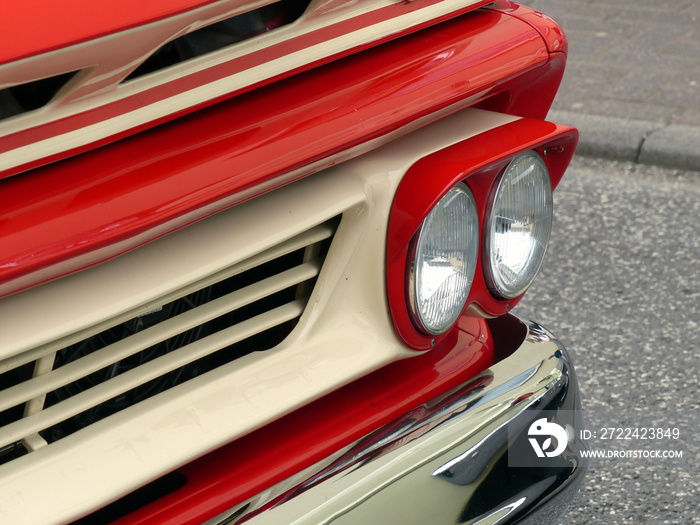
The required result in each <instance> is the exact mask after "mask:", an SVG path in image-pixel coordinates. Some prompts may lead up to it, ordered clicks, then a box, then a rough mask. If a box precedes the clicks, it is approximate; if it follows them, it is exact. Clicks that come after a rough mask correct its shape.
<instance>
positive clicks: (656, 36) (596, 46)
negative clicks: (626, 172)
mask: <svg viewBox="0 0 700 525" xmlns="http://www.w3.org/2000/svg"><path fill="white" fill-rule="evenodd" d="M523 3H525V4H527V5H529V6H531V7H533V8H535V9H538V10H540V11H542V12H543V13H545V14H547V15H549V16H551V17H552V18H554V19H555V20H556V21H557V22H559V24H560V25H561V26H562V27H563V29H564V31H565V32H566V34H567V36H568V39H569V55H568V62H567V70H566V73H565V75H564V80H563V82H562V86H561V89H560V91H559V94H558V95H557V98H556V99H555V101H554V105H553V107H552V111H551V112H550V114H549V117H548V118H549V120H552V121H554V122H559V123H562V124H569V125H573V126H575V127H577V128H578V129H579V131H580V132H581V139H580V143H579V148H578V153H579V154H581V155H587V156H592V157H601V158H610V159H615V160H624V161H632V162H638V163H643V164H654V165H659V166H667V167H671V168H678V169H685V170H694V171H700V0H668V1H666V2H659V1H658V0H614V1H612V2H611V1H609V0H607V1H604V0H529V1H528V0H524V2H523Z"/></svg>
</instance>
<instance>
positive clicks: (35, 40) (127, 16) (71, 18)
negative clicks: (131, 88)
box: [0, 0, 216, 64]
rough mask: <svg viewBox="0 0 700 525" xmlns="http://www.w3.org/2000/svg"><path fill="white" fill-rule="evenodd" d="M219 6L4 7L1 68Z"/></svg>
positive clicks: (45, 2)
mask: <svg viewBox="0 0 700 525" xmlns="http://www.w3.org/2000/svg"><path fill="white" fill-rule="evenodd" d="M214 1H216V0H150V1H148V2H142V1H139V0H120V1H119V2H113V1H111V0H94V1H92V2H86V1H85V0H62V1H61V2H54V1H52V0H24V1H22V2H3V6H2V17H0V34H2V35H3V38H2V40H3V43H2V46H1V47H0V64H4V63H6V62H11V61H13V60H19V59H21V58H25V57H27V56H33V55H37V54H39V53H46V52H48V51H51V50H53V49H58V48H62V47H66V46H69V45H72V44H77V43H79V42H84V41H86V40H92V39H94V38H99V37H101V36H104V35H108V34H111V33H116V32H117V31H124V30H126V29H129V28H132V27H135V26H138V25H143V24H147V23H149V22H153V21H156V20H160V19H162V18H167V17H170V16H173V15H176V14H178V13H182V12H184V11H190V10H192V9H195V8H197V7H200V6H203V5H206V4H211V3H213V2H214Z"/></svg>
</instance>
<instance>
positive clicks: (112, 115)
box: [0, 0, 585, 525]
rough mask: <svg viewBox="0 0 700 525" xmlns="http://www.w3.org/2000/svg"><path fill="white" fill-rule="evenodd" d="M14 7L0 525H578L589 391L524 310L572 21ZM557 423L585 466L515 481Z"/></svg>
mask: <svg viewBox="0 0 700 525" xmlns="http://www.w3.org/2000/svg"><path fill="white" fill-rule="evenodd" d="M2 11H3V14H2V17H1V18H0V34H2V42H3V45H2V46H0V204H1V205H0V341H1V343H0V523H1V524H8V525H20V524H41V525H46V524H51V523H78V524H88V523H96V524H105V523H117V524H132V525H133V524H149V525H152V524H161V525H162V524H172V525H185V524H203V523H206V524H208V525H224V524H227V525H232V524H239V523H249V524H258V525H260V524H274V525H288V524H292V523H294V524H308V525H316V524H330V523H332V524H333V525H360V524H361V525H365V524H375V523H376V524H401V525H409V524H431V525H435V524H453V523H480V524H481V523H484V524H486V523H515V522H518V523H531V522H533V523H539V522H542V523H547V522H550V521H551V520H554V519H556V516H557V515H558V514H559V513H560V512H561V511H562V510H563V509H564V508H565V507H566V504H567V503H568V502H569V501H570V499H571V495H572V494H573V493H574V492H575V490H576V489H577V486H578V485H579V483H580V481H581V479H582V473H583V472H584V471H585V468H584V467H583V466H582V464H581V461H580V459H581V444H580V442H579V440H578V439H577V438H576V432H575V429H576V416H575V414H577V407H578V406H579V400H578V387H577V385H576V377H575V374H574V370H573V368H572V366H571V363H570V360H569V358H568V355H567V353H566V351H565V349H564V348H563V347H562V345H561V344H560V343H559V342H558V341H557V340H556V339H555V338H554V337H553V336H552V335H551V334H550V333H549V332H548V331H547V330H546V329H544V328H543V327H541V326H539V325H538V324H536V323H534V322H530V321H525V320H522V319H520V318H518V317H516V316H514V315H512V314H511V310H512V309H513V307H514V306H515V305H516V304H517V303H518V301H519V300H520V298H521V297H522V296H523V294H524V293H525V291H526V290H527V289H528V287H529V286H530V284H531V283H532V281H533V280H534V278H535V276H536V274H537V273H538V270H539V268H540V264H541V262H542V259H543V257H544V254H545V250H546V247H547V243H548V239H549V234H550V230H551V224H552V213H553V210H552V190H553V188H554V187H556V185H557V183H558V181H559V180H560V178H561V177H562V175H563V173H564V171H565V169H566V167H567V165H568V163H569V161H570V159H571V157H572V155H573V152H574V149H575V146H576V142H577V138H578V135H577V131H576V130H575V129H573V128H570V127H566V126H561V125H557V124H553V123H550V122H547V121H545V120H544V119H545V117H546V114H547V112H548V109H549V107H550V104H551V102H552V100H553V98H554V95H555V93H556V91H557V89H558V87H559V83H560V80H561V77H562V74H563V70H564V64H565V60H566V52H567V43H566V39H565V36H564V34H563V33H562V31H561V29H560V28H559V26H557V25H556V23H554V22H553V21H552V20H551V19H549V18H548V17H546V16H544V15H542V14H540V13H538V12H536V11H534V10H532V9H529V8H527V7H523V6H520V5H517V4H514V3H510V2H508V1H504V0H497V1H495V2H485V1H479V0H414V1H409V0H306V1H304V0H278V1H273V0H167V1H166V0H151V1H148V2H138V1H136V0H121V1H120V2H108V1H106V0H99V1H92V2H87V1H85V0H66V1H64V2H58V3H57V2H52V1H49V0H31V1H28V2H10V3H7V5H4V6H3V9H2ZM549 413H555V414H561V415H562V417H563V418H564V419H566V418H568V419H566V421H567V423H560V426H561V427H562V428H565V429H566V433H565V434H562V435H566V436H567V437H566V438H564V439H562V438H561V437H559V438H558V441H557V442H556V449H557V455H558V456H559V457H558V459H559V460H560V461H559V463H557V464H556V465H549V464H548V466H542V467H537V466H531V467H518V466H514V465H513V464H511V463H510V459H509V455H508V453H507V452H508V451H509V448H510V447H511V445H512V443H513V441H514V439H516V437H517V436H521V435H526V433H527V432H528V429H530V430H531V429H532V428H533V426H535V425H536V424H538V422H539V421H543V414H549ZM512 428H515V429H516V433H515V434H513V433H512V432H511V429H512ZM518 429H520V430H519V431H518ZM506 430H508V432H507V431H506ZM518 432H519V433H518ZM513 436H516V437H513ZM531 439H534V438H531ZM564 441H566V446H565V447H564V443H563V442H564ZM550 442H551V439H549V440H547V443H550ZM547 443H545V444H544V445H543V446H542V449H541V450H543V449H546V448H547V446H548V444H547ZM552 446H554V444H552ZM533 447H534V445H533ZM564 448H565V450H564V452H561V453H559V451H561V450H562V449H564ZM541 450H540V454H539V455H542V454H541ZM548 455H553V454H548Z"/></svg>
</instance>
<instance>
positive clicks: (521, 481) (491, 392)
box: [207, 316, 585, 525]
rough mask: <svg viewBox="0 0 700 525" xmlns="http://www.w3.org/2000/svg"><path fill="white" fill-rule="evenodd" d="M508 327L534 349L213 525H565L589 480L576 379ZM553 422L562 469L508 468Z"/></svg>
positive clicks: (526, 327)
mask: <svg viewBox="0 0 700 525" xmlns="http://www.w3.org/2000/svg"><path fill="white" fill-rule="evenodd" d="M507 323H510V324H509V325H508V326H509V327H510V328H515V331H516V332H517V331H524V332H525V331H526V335H525V338H524V341H523V342H522V343H521V344H520V345H519V346H518V347H517V348H516V349H515V350H514V351H513V352H512V353H511V354H510V355H508V356H507V357H505V358H503V359H502V360H501V361H499V362H498V363H497V364H495V365H494V366H492V367H491V368H490V369H488V370H486V371H485V372H483V373H482V374H480V375H479V376H477V377H476V378H474V379H472V380H470V381H469V382H467V383H465V384H463V385H461V386H460V387H458V388H456V389H454V390H452V391H450V392H448V393H447V394H445V395H443V396H440V397H439V398H436V399H434V400H432V401H431V402H429V403H426V404H424V405H422V406H420V407H418V408H416V409H415V410H412V411H411V412H409V413H407V414H406V415H405V416H404V417H402V418H399V419H397V420H395V421H394V422H392V423H391V424H389V425H386V426H385V427H383V428H381V429H379V430H377V431H376V432H374V433H372V434H370V435H368V436H366V437H365V438H364V439H362V440H360V441H359V442H357V443H355V444H354V445H352V446H351V447H348V448H347V449H345V450H343V451H341V452H340V453H338V454H337V455H336V456H334V457H332V458H328V459H327V460H326V461H324V462H323V463H322V464H317V465H315V466H314V467H312V468H311V469H307V470H306V471H304V472H302V473H300V474H299V475H298V476H297V477H295V478H294V479H289V480H287V481H285V482H283V483H281V484H280V485H278V486H276V487H273V488H272V489H270V490H269V491H266V493H264V494H259V495H258V496H256V497H255V498H254V499H252V500H249V501H248V502H245V503H244V504H243V505H241V506H238V507H236V508H235V509H231V510H230V511H228V512H227V513H225V514H223V515H220V516H218V517H217V518H215V519H213V520H211V521H209V522H208V523H207V525H214V524H216V525H223V524H226V525H229V524H238V523H251V524H255V525H261V524H271V525H272V524H275V525H277V524H279V523H285V524H290V525H291V524H307V525H312V524H313V525H318V524H330V523H332V524H334V525H357V524H363V523H364V524H369V523H386V524H394V523H395V524H401V525H407V524H416V525H418V524H420V525H424V524H426V523H430V524H443V523H444V524H455V523H460V524H462V523H465V524H476V523H478V524H496V523H499V524H502V523H516V522H517V523H551V522H552V521H554V519H555V518H556V517H557V516H558V515H559V514H560V513H561V512H562V511H563V510H564V509H565V508H566V505H567V504H568V503H569V502H570V500H571V497H570V495H571V493H573V492H575V490H576V488H577V486H578V484H579V482H580V481H581V479H582V474H583V472H584V471H585V467H584V466H583V465H582V461H581V456H580V452H581V449H582V444H581V442H580V441H579V440H578V436H577V434H578V432H577V430H578V428H580V421H578V417H579V414H580V412H579V410H578V407H579V402H578V387H577V383H576V378H575V374H574V370H573V368H572V366H571V363H570V361H569V358H568V355H567V353H566V351H565V349H564V348H563V346H562V345H561V344H560V343H559V342H558V341H557V340H556V339H555V338H554V337H553V336H552V335H551V334H550V333H549V332H548V331H547V330H545V329H544V328H542V327H541V326H539V325H537V324H536V323H532V322H527V321H520V320H518V319H517V318H515V317H512V316H508V319H507ZM506 328H508V327H506ZM543 411H547V412H545V413H543ZM553 413H554V414H556V415H557V420H558V421H559V423H560V424H562V426H564V427H565V428H567V429H568V443H567V446H566V449H565V450H564V452H563V453H562V454H561V455H560V456H559V457H557V458H556V460H557V461H556V462H554V463H550V464H548V465H547V466H542V467H537V468H526V467H510V466H508V459H509V458H508V449H509V447H513V445H514V442H515V441H516V440H520V441H521V442H522V440H523V439H526V438H527V435H526V433H527V432H528V429H529V428H530V425H532V424H533V423H534V422H535V421H536V420H538V419H540V418H542V417H543V414H553ZM562 421H563V422H562Z"/></svg>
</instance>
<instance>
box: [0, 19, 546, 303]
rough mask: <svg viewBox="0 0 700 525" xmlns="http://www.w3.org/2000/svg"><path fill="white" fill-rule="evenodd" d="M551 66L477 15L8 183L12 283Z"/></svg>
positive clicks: (510, 28)
mask: <svg viewBox="0 0 700 525" xmlns="http://www.w3.org/2000/svg"><path fill="white" fill-rule="evenodd" d="M504 34H505V35H508V38H504V36H503V35H504ZM436 57H440V59H439V60H436ZM539 68H542V70H543V72H544V73H548V72H550V71H551V64H550V61H549V55H548V54H547V51H546V49H545V48H544V46H543V44H542V39H541V37H540V36H539V34H538V33H537V32H536V31H534V30H533V29H532V28H531V27H530V26H528V25H527V24H524V23H522V22H520V21H518V20H517V19H515V18H512V17H511V16H509V15H504V14H501V13H498V12H494V11H479V12H474V13H470V14H468V15H465V16H462V17H460V18H457V19H453V20H451V21H448V22H445V23H443V24H441V25H440V26H437V27H431V28H428V29H426V30H424V31H421V32H419V33H415V34H413V35H409V36H407V37H404V38H402V39H399V40H395V41H392V42H389V43H387V44H384V45H382V46H379V47H376V48H373V49H371V50H368V51H366V52H364V53H360V54H357V55H353V56H351V57H347V58H345V59H342V60H338V61H336V62H334V63H332V64H329V65H327V66H324V67H322V68H317V69H314V70H311V71H309V72H306V73H304V74H302V75H297V76H296V77H292V78H290V79H287V80H284V81H281V82H278V83H276V84H275V85H274V86H269V87H266V88H262V89H258V90H256V91H254V92H251V93H248V94H245V95H242V96H239V97H236V98H235V99H232V100H230V101H227V102H223V103H221V104H218V105H217V106H216V107H214V108H209V109H207V110H204V111H200V112H198V113H196V114H192V115H189V116H187V117H184V118H181V119H179V120H177V121H174V122H172V123H169V124H166V125H163V126H160V127H158V128H156V129H153V130H150V131H148V132H144V133H141V134H140V135H138V136H135V137H131V138H128V139H125V140H122V141H120V142H118V143H115V144H112V145H110V146H106V147H104V148H100V149H98V150H95V151H92V152H88V153H86V154H83V155H81V156H79V157H75V158H72V159H68V160H65V161H62V162H60V163H56V164H54V165H51V166H47V167H44V168H40V169H37V170H34V171H32V172H30V173H27V174H24V175H22V176H19V177H12V178H9V179H5V180H2V181H0V192H2V195H3V206H2V209H1V210H0V254H2V258H1V259H0V283H8V282H9V281H12V280H13V279H17V278H19V277H21V276H26V275H27V274H30V273H33V272H36V271H38V270H41V269H44V268H47V267H50V266H51V265H54V264H55V263H57V262H60V261H64V260H66V259H70V258H73V257H76V256H78V255H81V254H85V253H88V252H91V251H93V250H95V249H97V248H100V247H104V246H107V245H111V244H113V243H116V242H119V241H122V240H125V239H127V238H129V237H131V236H133V235H135V234H138V233H142V232H146V231H148V230H149V229H150V228H153V227H155V226H157V225H162V224H164V223H167V222H168V221H170V220H173V219H175V218H177V217H179V216H182V215H183V214H186V213H188V212H191V211H193V210H197V209H199V208H200V207H202V206H203V205H206V204H210V203H213V202H215V201H217V200H219V199H221V198H223V197H225V196H228V195H232V194H234V193H236V192H238V191H240V190H242V189H245V188H249V187H252V186H255V185H257V184H259V183H261V182H263V181H267V180H271V179H274V178H275V177H278V176H279V175H281V174H283V173H285V172H287V171H289V170H291V169H294V168H301V167H303V166H305V165H308V164H309V163H312V162H314V161H319V160H322V159H324V158H327V157H328V156H329V155H333V154H334V153H338V152H340V151H343V150H344V149H347V148H348V147H351V146H354V145H357V144H360V143H362V142H364V141H367V140H370V139H372V138H375V137H377V136H381V135H383V134H385V133H388V132H391V131H394V130H396V129H398V128H400V127H401V126H403V125H405V124H407V123H410V122H412V121H413V120H415V119H416V118H419V117H422V116H425V115H428V114H430V113H431V112H433V111H436V110H438V109H440V108H443V107H446V106H448V105H450V104H453V103H455V102H457V101H458V100H461V99H463V98H465V97H469V96H471V95H474V94H476V93H481V92H484V91H486V93H487V94H486V96H485V98H487V97H488V96H490V95H494V96H497V95H498V94H501V93H507V92H514V91H517V84H518V83H519V82H520V81H521V80H519V77H518V75H519V74H522V73H525V74H527V75H532V74H534V72H536V71H537V70H538V69H539ZM530 79H531V77H530V76H528V77H527V78H525V80H530ZM115 255H116V254H115ZM78 269H79V268H78V267H76V268H71V271H75V270H78ZM63 271H65V270H63ZM57 276H58V275H52V274H50V270H49V277H57ZM45 278H47V277H46V274H42V276H41V279H45ZM38 280H39V277H37V281H38ZM31 284H34V283H31ZM9 286H10V288H6V290H7V289H9V290H11V291H14V290H12V289H11V284H10V285H9Z"/></svg>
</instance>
